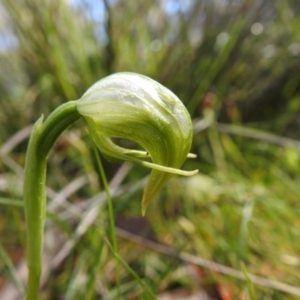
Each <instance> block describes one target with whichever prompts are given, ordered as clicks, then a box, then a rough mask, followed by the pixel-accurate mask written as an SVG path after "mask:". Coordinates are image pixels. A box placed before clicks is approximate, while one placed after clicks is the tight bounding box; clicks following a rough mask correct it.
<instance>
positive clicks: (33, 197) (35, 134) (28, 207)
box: [23, 101, 81, 300]
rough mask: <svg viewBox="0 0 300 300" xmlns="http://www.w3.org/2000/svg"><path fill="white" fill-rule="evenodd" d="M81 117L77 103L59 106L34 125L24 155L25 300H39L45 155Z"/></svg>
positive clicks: (43, 220) (43, 216)
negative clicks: (26, 278)
mask: <svg viewBox="0 0 300 300" xmlns="http://www.w3.org/2000/svg"><path fill="white" fill-rule="evenodd" d="M80 117H81V115H80V114H79V113H78V111H77V104H76V101H70V102H67V103H65V104H63V105H61V106H59V107H58V108H57V109H56V110H55V111H54V112H53V113H52V114H51V115H50V116H49V117H48V118H47V120H46V121H45V123H44V124H43V117H41V118H40V119H39V120H38V121H37V122H36V124H35V126H34V128H33V130H32V133H31V137H30V141H29V145H28V150H27V154H26V161H25V175H24V176H25V177H24V187H23V189H24V208H25V218H26V232H27V265H28V271H29V274H28V276H29V277H28V286H27V295H26V299H27V300H37V299H38V298H39V285H40V277H41V271H42V250H43V236H44V223H45V211H46V209H45V208H46V193H45V183H46V170H47V158H48V154H49V152H50V150H51V148H52V146H53V144H54V142H55V141H56V140H57V138H58V137H59V135H60V134H61V133H62V132H63V131H64V130H65V129H66V128H67V127H68V126H70V125H71V124H72V123H73V122H75V121H76V120H77V119H79V118H80Z"/></svg>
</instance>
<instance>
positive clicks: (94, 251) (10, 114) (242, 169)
mask: <svg viewBox="0 0 300 300" xmlns="http://www.w3.org/2000/svg"><path fill="white" fill-rule="evenodd" d="M0 8H1V18H0V19H1V24H0V26H1V32H0V41H1V42H2V46H1V53H0V95H1V97H0V108H1V109H0V144H1V145H2V146H1V148H0V158H1V159H0V204H1V210H0V214H1V218H0V219H1V221H0V240H1V247H0V250H1V251H0V254H1V258H2V260H1V259H0V274H1V278H2V280H1V282H2V287H5V286H6V285H7V280H8V281H9V282H12V283H13V284H14V286H16V287H18V289H19V290H20V291H22V284H21V282H20V280H19V275H18V274H17V272H18V270H17V268H16V266H17V263H20V261H22V258H23V257H24V247H25V238H24V227H25V224H24V217H23V213H22V209H21V205H22V204H21V199H22V192H21V182H22V174H23V169H22V168H23V165H24V158H25V151H26V146H27V138H28V133H29V130H30V128H28V125H30V124H32V123H33V122H34V121H35V120H36V119H37V118H38V117H39V116H40V115H41V114H44V115H45V116H47V115H48V114H49V113H50V111H52V110H53V109H54V108H55V107H57V106H58V105H59V104H61V103H63V102H65V101H68V100H73V99H78V98H79V97H80V96H81V95H82V94H83V93H84V91H85V90H86V89H87V88H88V87H89V86H90V85H91V84H92V83H94V82H95V81H97V80H98V79H100V78H102V77H104V76H106V75H108V74H111V73H114V72H118V71H133V72H137V73H142V74H144V75H147V76H150V77H152V78H154V79H156V80H157V81H159V82H161V83H162V84H163V85H165V86H167V87H168V88H170V89H171V90H172V91H174V92H175V93H176V94H177V95H178V96H179V98H180V99H181V100H182V101H183V102H184V103H185V105H186V106H187V108H188V110H189V112H190V114H191V116H192V118H193V119H194V120H195V137H194V145H193V149H192V152H194V153H196V154H197V155H198V158H197V159H196V160H194V161H188V162H187V163H186V165H185V166H184V168H186V169H194V168H195V167H197V168H199V170H200V174H199V175H197V176H194V177H191V178H179V177H177V178H175V179H174V180H173V181H172V182H171V183H170V184H169V185H168V186H167V187H166V188H165V189H164V191H163V192H162V193H161V195H160V197H159V199H157V200H156V201H155V202H154V204H152V205H150V207H149V210H148V212H147V217H146V218H145V219H141V218H139V217H140V199H141V194H142V187H143V184H144V181H145V176H146V175H147V174H148V170H144V169H141V168H139V167H138V166H131V165H128V164H124V165H118V164H109V163H108V162H104V167H105V170H106V174H107V176H108V179H109V181H110V185H111V188H112V189H111V192H112V197H113V201H114V206H115V213H116V220H117V227H118V228H119V227H122V228H123V229H124V228H125V229H126V230H127V231H130V232H133V233H135V234H137V235H139V236H141V235H143V234H144V235H143V236H146V238H147V239H152V240H155V241H159V242H160V243H163V244H167V245H169V246H172V247H173V248H174V249H175V253H177V254H178V253H180V252H181V251H183V252H188V253H190V254H193V255H195V256H198V257H203V258H205V259H208V260H211V261H214V262H216V263H219V264H223V265H226V266H228V267H231V268H233V269H236V270H241V262H243V263H244V265H245V266H246V269H247V272H249V273H251V274H257V275H259V276H263V277H266V278H269V279H274V280H277V281H280V282H285V283H286V284H288V285H290V286H295V287H296V286H297V285H298V286H299V280H300V273H299V265H300V260H299V257H300V248H299V243H298V242H297V241H298V240H299V236H300V221H299V220H300V218H299V215H300V207H299V203H300V202H299V196H300V188H299V184H298V183H299V179H300V172H299V158H300V157H299V148H300V146H299V142H298V141H297V140H298V139H299V129H300V118H299V113H300V30H299V28H300V4H299V1H298V0H285V1H279V0H278V1H277V0H276V1H271V0H255V1H248V0H240V1H235V0H229V1H221V0H219V1H218V0H215V1H206V0H201V1H193V0H190V1H180V0H165V1H163V0H161V1H155V0H147V1H145V0H144V1H125V0H114V1H109V0H103V1H100V0H99V1H80V2H79V1H73V2H70V3H69V2H67V1H58V0H55V1H53V0H46V1H42V2H41V1H37V0H23V1H21V0H17V1H9V0H2V2H1V7H0ZM201 120H202V121H201ZM22 129H23V130H22ZM26 130H27V131H26ZM17 132H18V133H19V135H17V136H16V135H15V134H16V133H17ZM267 132H268V133H267ZM271 133H272V134H271ZM18 137H19V139H18ZM123 142H124V141H123ZM47 185H48V190H47V196H48V198H49V209H48V215H49V218H48V219H49V222H48V226H47V234H48V235H47V245H48V246H47V247H48V248H47V249H48V252H46V253H47V255H48V260H51V261H52V260H53V261H54V263H53V265H52V267H53V270H52V273H51V274H50V275H49V274H48V276H47V282H46V283H45V284H44V295H43V297H44V299H59V297H60V296H61V297H62V298H63V299H75V298H74V297H75V295H76V299H80V297H82V299H83V298H84V299H99V298H103V299H115V297H116V295H117V293H121V294H122V297H123V298H122V299H150V298H151V297H150V296H149V294H147V293H146V292H145V291H143V289H141V287H140V285H138V284H136V279H135V278H134V277H133V276H132V274H131V273H130V272H129V271H128V269H126V268H124V267H123V266H120V267H119V268H118V269H119V271H118V272H117V274H116V273H115V261H114V259H113V254H112V252H111V251H110V248H109V245H108V244H107V243H106V242H104V241H105V238H106V236H107V234H108V233H107V231H108V229H107V228H108V227H107V222H106V221H107V213H106V209H105V206H103V204H104V203H105V196H104V195H103V193H102V183H101V180H99V177H98V171H97V167H96V163H95V158H94V155H93V151H92V147H90V140H89V138H88V137H87V133H86V129H85V127H84V123H83V122H82V123H80V122H79V123H78V124H76V126H73V127H72V128H71V129H70V130H69V131H68V132H66V133H65V134H64V135H63V136H62V137H61V138H60V139H59V141H58V142H57V144H56V146H55V149H54V151H53V152H52V153H51V155H50V159H49V170H48V182H47ZM149 226H150V227H151V232H150V233H149V232H148V233H147V234H146V235H145V233H143V230H142V229H143V228H148V227H149ZM137 228H140V229H141V230H139V231H134V230H136V229H137ZM119 234H120V237H119V238H118V243H119V255H120V256H121V257H122V258H123V259H124V261H126V262H127V264H128V265H129V266H130V267H131V268H132V270H134V271H135V272H136V273H137V274H138V276H139V277H140V278H141V279H143V280H144V282H145V283H146V284H147V286H148V287H150V288H151V290H152V291H153V292H154V293H155V294H156V295H162V293H163V292H166V291H168V292H169V291H171V290H178V289H179V288H180V289H185V290H188V291H195V290H197V289H198V287H199V286H200V285H201V287H202V288H204V289H205V290H206V292H207V293H208V294H210V295H211V297H212V296H213V294H214V295H215V297H217V296H218V297H219V299H242V298H243V299H247V294H248V290H247V284H246V283H245V282H244V281H241V280H238V279H236V278H235V277H234V276H224V275H221V274H219V273H217V272H215V271H212V270H211V269H210V268H208V269H207V268H206V269H203V268H202V267H199V266H198V267H196V266H195V265H191V264H189V263H187V262H186V261H184V260H178V259H176V258H172V257H166V256H165V255H163V254H160V253H159V251H158V249H156V250H154V251H153V250H145V249H143V248H141V247H140V246H137V245H136V244H134V243H132V242H130V241H128V237H127V239H126V238H124V236H123V237H121V236H122V232H119ZM123 234H124V233H123ZM144 243H145V242H144ZM68 245H69V246H68ZM144 246H145V245H144ZM61 249H64V251H65V252H63V251H62V250H61ZM54 252H57V253H59V254H60V255H61V256H60V257H58V254H57V253H56V254H55V253H54ZM63 253H65V254H63ZM277 287H278V286H277ZM16 289H17V288H16ZM254 289H255V292H256V294H257V297H258V299H298V298H299V296H298V298H297V296H295V295H293V294H292V293H291V292H289V293H286V292H280V291H278V289H277V288H276V286H275V288H274V287H273V288H268V287H263V286H262V284H255V285H254ZM222 291H223V292H222ZM222 293H223V294H222ZM224 293H225V294H226V293H227V294H226V295H227V297H229V298H225V296H224V295H225V294H224ZM216 295H217V296H216ZM298 295H299V290H298ZM149 297H150V298H149ZM161 297H162V296H161Z"/></svg>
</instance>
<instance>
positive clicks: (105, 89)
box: [77, 73, 197, 214]
mask: <svg viewBox="0 0 300 300" xmlns="http://www.w3.org/2000/svg"><path fill="white" fill-rule="evenodd" d="M77 108H78V112H79V113H80V114H81V115H83V116H84V117H85V119H86V121H87V123H88V127H89V131H90V133H91V135H92V138H93V140H94V142H95V144H96V145H97V147H98V148H99V150H100V151H101V152H102V153H103V155H104V156H106V158H107V159H109V160H128V161H132V162H135V163H139V164H142V165H144V166H146V167H149V168H152V172H151V175H150V178H149V180H148V183H147V185H146V187H145V190H144V196H143V200H142V211H143V214H144V213H145V210H146V207H147V206H148V204H149V203H150V201H151V200H152V199H153V197H154V196H155V195H156V194H157V193H158V192H159V191H160V189H161V188H162V187H163V186H164V185H165V183H166V182H167V181H168V180H169V179H170V178H171V177H172V176H173V175H174V174H180V175H193V174H195V173H197V170H196V171H191V172H187V171H182V170H180V169H179V168H180V167H181V166H182V164H183V163H184V161H185V159H186V158H187V155H188V153H189V150H190V147H191V143H192V123H191V119H190V116H189V114H188V112H187V110H186V108H185V107H184V105H183V104H182V102H181V101H180V100H179V99H178V98H177V97H176V96H175V95H174V94H173V93H172V92H171V91H170V90H168V89H167V88H165V87H164V86H162V85H161V84H159V83H158V82H156V81H154V80H152V79H150V78H148V77H145V76H141V75H138V74H134V73H116V74H114V75H111V76H108V77H106V78H104V79H102V80H100V81H98V82H97V83H95V84H94V85H93V86H92V87H91V88H89V89H88V90H87V92H86V93H85V94H84V95H83V96H82V98H81V99H80V100H79V101H78V104H77ZM114 137H116V138H122V139H128V140H131V141H133V142H135V143H137V144H139V145H140V146H141V147H142V148H144V149H145V151H137V150H131V149H126V148H122V147H120V146H118V145H116V144H114V143H113V141H112V140H111V138H114ZM149 159H151V160H152V162H150V161H149Z"/></svg>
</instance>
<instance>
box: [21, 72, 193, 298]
mask: <svg viewBox="0 0 300 300" xmlns="http://www.w3.org/2000/svg"><path fill="white" fill-rule="evenodd" d="M81 117H84V118H85V119H86V121H87V124H88V128H89V132H90V134H91V135H92V138H93V140H94V142H95V144H96V145H97V147H98V148H99V150H100V151H101V152H102V153H103V154H104V155H105V156H106V157H107V158H108V159H110V160H128V161H132V162H135V163H138V164H141V165H143V166H146V167H149V168H151V169H152V172H151V175H150V178H149V180H148V183H147V185H146V187H145V191H144V196H143V199H142V213H143V214H145V211H146V207H147V206H148V204H149V203H150V201H151V200H152V199H153V198H154V197H155V196H156V195H157V193H158V192H159V191H160V189H161V188H162V187H163V186H164V185H165V183H166V182H167V181H168V180H169V179H170V178H171V177H172V176H174V174H179V175H186V176H188V175H193V174H195V173H197V170H195V171H190V172H188V171H182V170H180V169H179V168H180V167H181V166H182V164H183V163H184V161H185V159H186V158H187V157H193V155H191V154H189V150H190V147H191V143H192V123H191V120H190V117H189V114H188V112H187V110H186V109H185V107H184V105H183V104H182V103H181V101H180V100H179V99H178V98H177V97H176V96H175V95H174V94H173V93H172V92H170V91H169V90H168V89H166V88H165V87H163V86H162V85H160V84H159V83H157V82H156V81H154V80H152V79H149V78H147V77H145V76H141V75H137V74H133V73H117V74H115V75H111V76H109V77H106V78H104V79H102V80H100V81H98V82H97V83H96V84H94V85H93V86H92V87H91V88H90V89H89V90H87V92H86V93H85V94H84V95H83V96H82V98H81V99H79V100H77V101H69V102H67V103H64V104H62V105H61V106H59V107H58V108H57V109H56V110H55V111H53V112H52V113H51V115H50V116H49V117H48V118H47V119H46V120H45V122H44V121H43V117H41V118H40V119H39V120H38V121H37V122H36V124H35V126H34V128H33V131H32V133H31V137H30V141H29V145H28V151H27V154H26V162H25V175H24V188H23V189H24V209H25V218H26V232H27V265H28V270H29V278H28V284H27V295H26V300H37V299H38V298H39V283H40V276H41V271H42V251H43V238H44V224H45V215H46V197H45V194H46V193H45V182H46V174H47V172H46V169H47V159H48V154H49V152H50V151H51V149H52V146H53V144H54V143H55V141H56V140H57V138H58V137H59V136H60V134H61V133H62V132H63V131H64V130H65V129H66V128H68V126H70V125H71V124H73V123H74V122H75V121H76V120H78V119H80V118H81ZM112 138H123V139H129V140H132V141H134V142H135V143H137V144H139V145H140V146H141V147H142V148H144V150H145V151H139V150H132V149H125V148H122V147H120V146H118V145H116V144H115V143H113V141H112ZM149 159H151V160H152V162H151V161H149ZM111 223H112V224H113V222H111ZM112 232H113V230H112Z"/></svg>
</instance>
